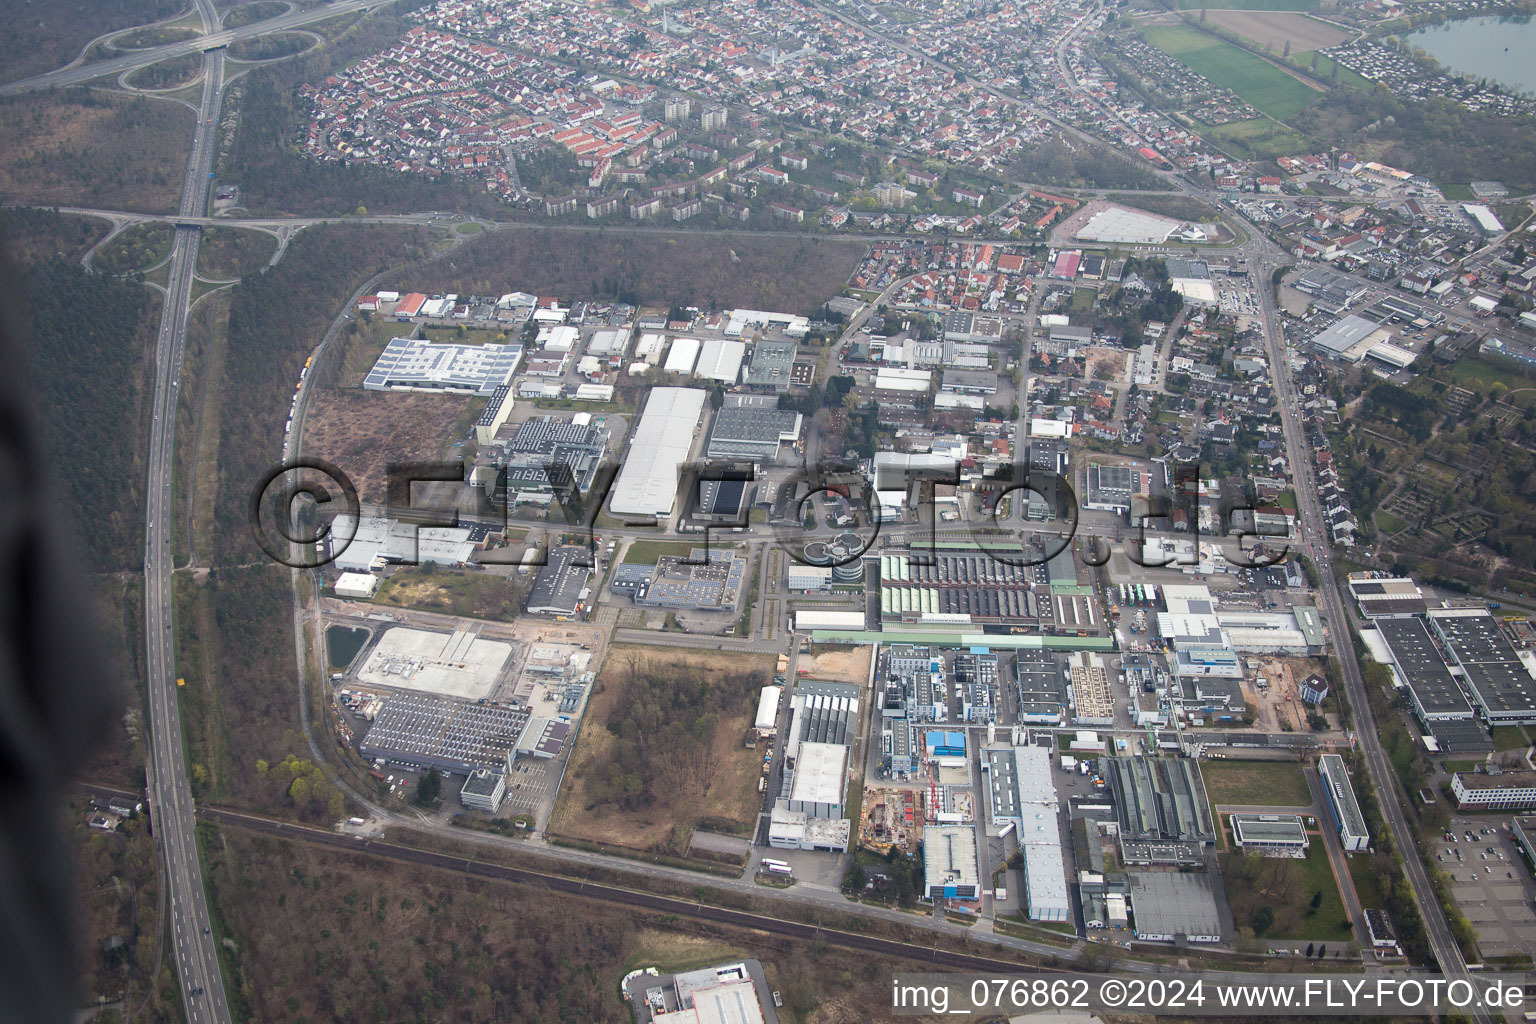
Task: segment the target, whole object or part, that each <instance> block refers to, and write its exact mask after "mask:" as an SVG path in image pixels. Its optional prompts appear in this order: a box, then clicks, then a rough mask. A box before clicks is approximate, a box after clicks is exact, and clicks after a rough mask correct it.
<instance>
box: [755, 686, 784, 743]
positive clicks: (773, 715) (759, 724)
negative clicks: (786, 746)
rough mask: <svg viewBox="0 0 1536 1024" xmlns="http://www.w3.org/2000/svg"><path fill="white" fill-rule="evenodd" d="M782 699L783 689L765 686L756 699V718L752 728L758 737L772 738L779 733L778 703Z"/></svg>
mask: <svg viewBox="0 0 1536 1024" xmlns="http://www.w3.org/2000/svg"><path fill="white" fill-rule="evenodd" d="M783 699H784V687H782V686H773V685H769V686H765V687H763V690H762V692H761V693H760V694H758V698H757V717H756V718H755V719H753V722H752V728H753V729H755V730H756V731H757V735H758V736H759V737H762V736H773V735H774V734H776V733H777V732H778V731H779V703H780V702H781V701H782V700H783Z"/></svg>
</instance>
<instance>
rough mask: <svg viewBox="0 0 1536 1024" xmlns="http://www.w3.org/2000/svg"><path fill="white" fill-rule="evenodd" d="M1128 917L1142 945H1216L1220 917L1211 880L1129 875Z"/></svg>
mask: <svg viewBox="0 0 1536 1024" xmlns="http://www.w3.org/2000/svg"><path fill="white" fill-rule="evenodd" d="M1128 878H1129V880H1130V884H1131V913H1132V915H1133V916H1134V917H1135V918H1136V937H1137V938H1138V939H1141V940H1142V941H1143V942H1172V943H1174V944H1176V945H1178V944H1182V943H1185V942H1201V943H1217V942H1220V941H1221V913H1220V911H1219V910H1218V909H1217V906H1216V892H1215V889H1214V888H1213V887H1212V885H1211V876H1210V875H1208V874H1206V873H1204V872H1190V871H1133V872H1131V873H1130V874H1129V875H1128Z"/></svg>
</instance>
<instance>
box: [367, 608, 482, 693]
mask: <svg viewBox="0 0 1536 1024" xmlns="http://www.w3.org/2000/svg"><path fill="white" fill-rule="evenodd" d="M479 633H480V629H479V627H478V626H470V627H465V628H460V629H456V630H454V631H453V632H452V633H441V632H436V631H434V630H427V629H413V628H411V627H409V626H391V627H389V628H388V629H385V630H384V631H383V633H382V634H380V635H379V638H378V641H377V642H376V643H375V644H374V645H373V647H372V649H371V650H369V651H367V657H366V658H365V659H364V660H363V661H362V662H361V667H360V668H358V670H357V678H358V680H359V681H360V682H363V683H366V684H368V685H370V686H387V687H390V688H391V689H396V690H420V691H424V692H426V693H432V694H436V695H439V696H446V697H458V698H462V699H464V700H476V699H479V698H481V697H484V696H486V695H488V694H489V693H490V692H491V690H492V689H494V688H495V686H496V681H497V679H499V678H500V676H501V672H502V669H503V667H505V665H506V663H507V659H509V658H510V657H511V656H512V645H511V644H509V643H507V642H506V641H503V640H486V639H484V638H483V637H481V636H480V635H479Z"/></svg>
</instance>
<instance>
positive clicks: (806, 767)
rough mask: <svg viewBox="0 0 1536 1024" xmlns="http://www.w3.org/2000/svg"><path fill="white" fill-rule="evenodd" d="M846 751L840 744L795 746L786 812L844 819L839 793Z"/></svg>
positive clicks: (845, 773) (844, 777) (844, 785)
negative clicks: (787, 810)
mask: <svg viewBox="0 0 1536 1024" xmlns="http://www.w3.org/2000/svg"><path fill="white" fill-rule="evenodd" d="M849 749H850V748H849V747H848V746H846V745H845V744H842V743H813V742H809V741H805V742H801V743H800V744H798V746H797V748H796V750H795V759H794V774H793V775H792V777H791V779H790V786H789V802H788V804H787V807H788V809H789V810H791V811H800V812H803V813H804V814H806V815H807V816H808V817H812V818H842V817H844V813H843V793H844V790H845V789H847V786H848V753H849Z"/></svg>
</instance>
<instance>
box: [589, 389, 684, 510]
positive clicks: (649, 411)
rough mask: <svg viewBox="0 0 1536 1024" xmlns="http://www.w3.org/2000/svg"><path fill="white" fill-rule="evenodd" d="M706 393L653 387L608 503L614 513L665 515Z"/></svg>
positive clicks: (672, 499) (674, 499)
mask: <svg viewBox="0 0 1536 1024" xmlns="http://www.w3.org/2000/svg"><path fill="white" fill-rule="evenodd" d="M706 397H707V395H706V393H705V392H703V391H701V390H699V389H698V388H652V389H651V393H650V398H649V399H648V400H647V401H646V403H645V412H643V413H642V414H641V416H640V422H639V423H638V424H636V426H635V431H634V433H633V434H632V435H631V436H630V439H629V450H628V452H626V453H625V456H624V463H623V467H622V468H621V469H620V470H619V477H618V479H617V480H615V481H614V485H613V497H612V499H610V501H609V508H611V509H612V510H613V512H614V514H615V515H637V516H664V515H670V514H671V512H672V505H673V502H674V501H676V499H677V482H678V468H679V467H680V466H681V465H682V463H683V460H685V459H686V458H688V452H689V450H690V449H691V448H692V447H693V435H694V433H695V431H697V430H698V426H699V417H700V415H701V414H702V413H703V411H704V399H705V398H706Z"/></svg>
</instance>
